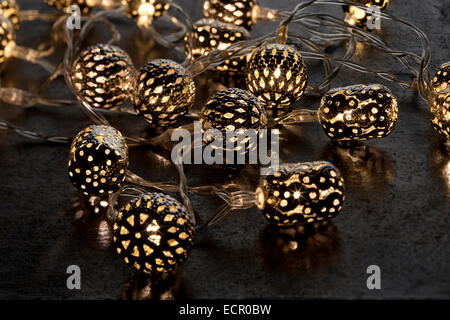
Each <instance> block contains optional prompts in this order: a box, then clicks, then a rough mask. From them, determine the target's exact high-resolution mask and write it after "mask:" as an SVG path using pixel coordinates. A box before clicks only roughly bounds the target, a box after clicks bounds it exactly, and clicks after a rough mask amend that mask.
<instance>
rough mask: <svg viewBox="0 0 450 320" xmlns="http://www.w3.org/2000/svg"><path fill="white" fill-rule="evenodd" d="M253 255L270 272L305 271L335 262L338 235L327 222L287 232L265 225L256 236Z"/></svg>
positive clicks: (302, 226) (334, 228)
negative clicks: (255, 250)
mask: <svg viewBox="0 0 450 320" xmlns="http://www.w3.org/2000/svg"><path fill="white" fill-rule="evenodd" d="M257 251H258V253H259V254H260V255H261V256H262V259H263V262H264V264H266V265H267V266H268V267H269V268H270V269H271V270H272V271H274V272H295V271H296V270H297V271H298V270H300V271H309V270H311V269H313V268H315V267H317V266H319V265H322V264H325V265H328V264H334V263H335V262H336V261H337V260H338V257H339V252H340V251H339V235H338V231H337V228H336V226H335V225H334V224H333V223H331V222H329V221H324V222H321V223H314V224H309V225H303V224H298V225H296V226H292V227H288V228H280V227H278V226H274V225H268V226H267V227H266V228H265V229H264V230H263V232H262V234H261V236H260V241H259V243H258V249H257Z"/></svg>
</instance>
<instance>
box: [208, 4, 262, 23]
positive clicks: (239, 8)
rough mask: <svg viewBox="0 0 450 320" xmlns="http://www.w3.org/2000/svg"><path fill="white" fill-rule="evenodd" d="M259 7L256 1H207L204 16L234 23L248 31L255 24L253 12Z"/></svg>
mask: <svg viewBox="0 0 450 320" xmlns="http://www.w3.org/2000/svg"><path fill="white" fill-rule="evenodd" d="M255 7H257V2H256V1H255V0H237V1H234V0H205V2H204V3H203V15H204V17H205V18H212V19H217V20H219V21H222V22H225V23H232V24H234V25H236V26H240V27H244V28H246V29H248V30H251V29H252V28H253V25H254V24H255V21H254V18H253V10H254V8H255Z"/></svg>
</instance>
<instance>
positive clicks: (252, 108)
mask: <svg viewBox="0 0 450 320" xmlns="http://www.w3.org/2000/svg"><path fill="white" fill-rule="evenodd" d="M201 116H202V117H201V122H202V130H203V131H204V132H205V131H206V130H209V129H216V130H218V131H220V133H221V135H222V136H221V137H222V139H223V140H222V141H223V144H222V146H219V144H220V143H219V142H217V148H218V149H219V150H223V151H234V152H237V154H242V155H245V154H246V153H247V152H248V151H249V150H252V149H254V148H256V147H257V145H258V144H257V141H254V140H255V139H248V138H247V137H248V136H252V137H255V136H256V137H258V134H259V133H260V130H261V129H264V128H265V127H266V125H267V115H266V112H265V110H264V107H263V106H262V105H261V103H260V102H259V101H258V99H257V98H256V97H255V96H254V95H253V94H252V93H250V92H248V91H246V90H242V89H237V88H231V89H226V90H223V91H219V92H217V93H216V94H215V95H213V96H212V97H211V98H210V99H209V100H208V101H207V103H206V104H205V106H204V107H203V109H202V111H201ZM227 131H228V132H231V131H233V133H234V135H235V136H229V135H228V136H227ZM235 137H237V138H235ZM216 139H217V137H216V136H215V135H209V134H207V133H205V134H204V136H203V140H204V142H205V143H207V144H209V143H212V142H213V141H215V140H216ZM231 146H232V147H231Z"/></svg>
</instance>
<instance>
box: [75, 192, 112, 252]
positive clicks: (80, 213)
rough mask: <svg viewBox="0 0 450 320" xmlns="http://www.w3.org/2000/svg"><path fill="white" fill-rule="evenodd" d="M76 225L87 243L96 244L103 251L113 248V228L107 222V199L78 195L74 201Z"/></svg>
mask: <svg viewBox="0 0 450 320" xmlns="http://www.w3.org/2000/svg"><path fill="white" fill-rule="evenodd" d="M72 208H73V217H74V224H75V227H76V228H77V230H78V232H79V233H80V234H83V235H84V239H85V240H86V241H89V242H90V241H93V242H95V246H96V247H97V248H99V249H101V250H108V249H109V248H110V246H111V239H112V233H111V227H110V225H109V223H108V221H107V216H108V209H109V203H108V201H107V200H106V199H104V198H101V197H95V196H92V197H90V198H85V197H83V196H81V195H77V196H76V197H74V198H73V199H72Z"/></svg>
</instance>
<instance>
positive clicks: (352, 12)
mask: <svg viewBox="0 0 450 320" xmlns="http://www.w3.org/2000/svg"><path fill="white" fill-rule="evenodd" d="M352 2H354V3H357V4H361V5H365V6H366V7H368V8H369V7H371V6H376V7H377V8H379V9H380V10H383V9H386V8H387V7H389V2H390V0H352ZM343 9H344V12H345V22H347V23H348V24H349V25H351V26H356V27H359V28H366V27H367V21H368V19H369V16H368V14H367V12H366V11H365V10H362V9H359V8H357V7H355V6H343Z"/></svg>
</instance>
